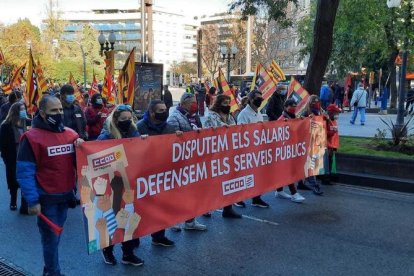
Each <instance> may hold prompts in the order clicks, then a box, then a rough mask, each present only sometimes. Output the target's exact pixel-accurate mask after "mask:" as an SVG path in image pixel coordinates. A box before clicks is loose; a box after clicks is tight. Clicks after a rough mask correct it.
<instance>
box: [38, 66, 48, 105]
mask: <svg viewBox="0 0 414 276" xmlns="http://www.w3.org/2000/svg"><path fill="white" fill-rule="evenodd" d="M35 72H36V76H37V85H38V89H37V92H38V99H40V98H41V97H42V95H43V93H44V92H46V91H47V88H48V86H47V82H46V79H45V76H44V75H43V69H42V66H41V65H40V60H37V65H36V71H35Z"/></svg>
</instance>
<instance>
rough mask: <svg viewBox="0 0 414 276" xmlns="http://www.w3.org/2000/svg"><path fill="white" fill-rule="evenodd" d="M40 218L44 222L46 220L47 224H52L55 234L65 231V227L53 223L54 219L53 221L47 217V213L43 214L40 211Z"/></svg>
mask: <svg viewBox="0 0 414 276" xmlns="http://www.w3.org/2000/svg"><path fill="white" fill-rule="evenodd" d="M38 216H39V218H41V219H42V220H43V221H44V222H46V224H47V225H49V226H50V228H51V229H52V230H53V232H55V234H56V235H57V236H59V235H60V233H62V231H63V227H60V226H59V225H56V224H55V223H53V221H51V220H50V219H48V217H46V216H45V215H43V214H42V213H40V214H39V215H38Z"/></svg>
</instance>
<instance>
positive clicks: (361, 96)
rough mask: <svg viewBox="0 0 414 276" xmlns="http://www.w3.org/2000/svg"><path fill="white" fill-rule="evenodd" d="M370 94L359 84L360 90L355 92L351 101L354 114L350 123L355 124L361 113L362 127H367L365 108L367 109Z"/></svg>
mask: <svg viewBox="0 0 414 276" xmlns="http://www.w3.org/2000/svg"><path fill="white" fill-rule="evenodd" d="M367 99H368V93H367V91H366V90H365V89H364V85H363V84H362V83H359V84H358V89H357V90H355V91H354V93H353V95H352V99H351V104H350V105H351V106H353V107H354V112H353V113H352V118H351V121H350V123H351V124H355V120H356V118H357V116H358V112H359V113H361V118H360V121H361V126H363V125H365V108H366V107H367Z"/></svg>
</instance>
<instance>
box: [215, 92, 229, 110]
mask: <svg viewBox="0 0 414 276" xmlns="http://www.w3.org/2000/svg"><path fill="white" fill-rule="evenodd" d="M230 100H231V98H230V96H228V95H224V94H221V95H218V96H217V97H216V100H215V101H214V104H213V106H212V107H211V109H210V110H211V111H214V112H217V113H219V112H220V106H221V104H222V103H223V102H224V101H230Z"/></svg>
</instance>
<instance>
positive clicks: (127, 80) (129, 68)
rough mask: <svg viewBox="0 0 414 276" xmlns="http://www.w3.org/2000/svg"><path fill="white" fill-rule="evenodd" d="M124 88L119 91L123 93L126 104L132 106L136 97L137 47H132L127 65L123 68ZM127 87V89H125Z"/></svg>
mask: <svg viewBox="0 0 414 276" xmlns="http://www.w3.org/2000/svg"><path fill="white" fill-rule="evenodd" d="M121 72H122V90H121V91H118V93H121V94H122V98H123V99H124V103H125V104H129V105H130V106H132V105H133V104H134V97H135V47H134V48H133V49H132V51H131V53H130V54H129V56H128V58H127V60H126V61H125V65H124V67H123V68H122V71H121ZM125 87H126V88H127V89H125Z"/></svg>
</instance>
